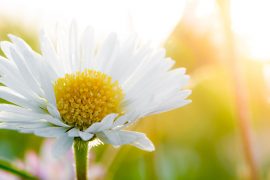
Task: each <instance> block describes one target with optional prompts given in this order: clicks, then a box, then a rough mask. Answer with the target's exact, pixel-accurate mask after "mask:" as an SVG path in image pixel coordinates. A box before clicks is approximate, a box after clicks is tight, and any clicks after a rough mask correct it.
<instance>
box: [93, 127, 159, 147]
mask: <svg viewBox="0 0 270 180" xmlns="http://www.w3.org/2000/svg"><path fill="white" fill-rule="evenodd" d="M97 137H98V138H99V139H100V140H101V141H103V142H105V143H109V144H112V145H114V146H120V145H123V144H131V145H133V146H136V147H138V148H140V149H142V150H145V151H154V150H155V148H154V145H153V143H152V142H151V141H150V140H149V139H148V138H147V137H146V135H145V134H143V133H139V132H132V131H104V132H100V133H97Z"/></svg>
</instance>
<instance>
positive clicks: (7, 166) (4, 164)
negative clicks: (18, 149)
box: [0, 159, 38, 179]
mask: <svg viewBox="0 0 270 180" xmlns="http://www.w3.org/2000/svg"><path fill="white" fill-rule="evenodd" d="M0 169H3V170H5V171H7V172H10V173H11V174H14V175H16V176H19V177H21V178H22V179H38V178H37V177H35V176H33V175H31V174H29V173H28V172H26V171H24V170H21V169H18V168H17V167H15V166H14V165H12V164H11V163H10V162H8V161H5V160H3V159H0Z"/></svg>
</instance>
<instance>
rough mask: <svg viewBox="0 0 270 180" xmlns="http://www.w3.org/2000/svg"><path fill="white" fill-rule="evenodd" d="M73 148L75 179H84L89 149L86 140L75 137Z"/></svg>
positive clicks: (85, 177)
mask: <svg viewBox="0 0 270 180" xmlns="http://www.w3.org/2000/svg"><path fill="white" fill-rule="evenodd" d="M73 148H74V157H75V169H76V176H77V180H86V179H87V169H88V151H89V149H88V141H83V140H82V139H81V138H75V139H74V145H73Z"/></svg>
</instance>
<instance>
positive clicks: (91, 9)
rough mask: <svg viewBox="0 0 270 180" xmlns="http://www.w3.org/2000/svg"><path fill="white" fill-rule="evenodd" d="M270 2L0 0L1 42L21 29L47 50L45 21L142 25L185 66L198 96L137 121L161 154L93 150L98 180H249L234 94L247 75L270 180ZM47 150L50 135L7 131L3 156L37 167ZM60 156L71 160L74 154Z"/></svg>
mask: <svg viewBox="0 0 270 180" xmlns="http://www.w3.org/2000/svg"><path fill="white" fill-rule="evenodd" d="M269 9H270V1H267V0H231V1H228V0H158V1H154V0H145V1H143V0H122V1H121V0H116V1H115V0H114V1H105V0H100V1H83V0H77V1H65V0H55V1H53V0H47V1H41V0H24V1H20V0H0V40H7V39H8V38H7V34H9V33H11V34H15V35H18V36H20V37H22V38H23V39H25V40H26V41H27V42H28V43H29V44H30V45H31V46H32V47H33V48H34V49H35V50H37V51H39V45H38V32H39V29H40V27H42V26H49V25H50V24H54V23H55V22H57V21H68V20H70V19H75V20H77V21H78V24H79V25H81V26H86V25H92V26H94V27H95V29H97V31H98V32H99V33H100V35H103V34H106V33H108V32H111V31H116V32H117V33H118V34H119V35H120V38H121V36H123V37H124V36H126V35H128V34H130V33H134V32H135V33H137V34H138V35H139V36H140V37H141V38H142V39H144V40H146V41H148V40H150V41H152V42H154V43H155V44H159V45H162V46H164V47H165V48H166V49H167V55H168V56H170V57H172V58H173V59H175V61H176V67H186V68H187V72H188V74H190V76H191V83H190V87H188V88H191V89H192V90H193V93H192V95H191V97H190V98H191V99H192V101H193V102H192V103H191V104H189V105H188V106H186V107H183V108H180V109H177V110H174V111H171V112H166V113H163V114H160V115H155V116H151V117H148V118H145V119H143V120H141V121H140V122H139V123H137V124H136V125H134V126H133V127H131V128H132V129H136V130H139V131H142V132H145V133H146V134H147V135H148V136H149V138H150V139H151V140H153V142H154V144H155V146H156V151H155V152H152V153H149V152H144V151H141V150H139V149H137V148H134V147H131V146H123V147H121V148H118V149H114V148H113V147H112V146H108V145H103V146H98V147H95V148H93V149H92V150H91V151H92V152H91V157H92V158H91V164H90V165H91V166H93V167H96V166H98V168H96V169H94V168H93V169H92V171H91V173H92V176H91V177H92V178H93V179H106V180H110V179H117V180H121V179H123V180H125V179H130V180H133V179H134V180H148V179H151V180H152V179H157V180H178V179H184V180H193V179H194V180H197V179H200V180H212V179H213V180H216V179H219V180H223V179H224V180H231V179H232V180H233V179H247V178H248V177H249V170H248V169H249V168H248V166H247V163H246V160H245V156H244V149H243V146H242V144H243V143H242V140H241V139H242V138H241V136H240V132H241V130H240V125H239V123H238V122H239V121H238V118H237V117H238V116H237V114H238V113H239V112H237V111H239V108H238V106H239V104H238V105H237V103H236V102H237V96H235V91H238V88H237V87H235V85H236V84H237V83H239V82H240V83H242V85H241V87H242V88H241V89H240V93H239V94H245V95H246V96H245V98H246V99H245V100H246V103H245V104H246V105H247V107H246V108H244V111H245V112H244V113H245V114H246V115H247V116H248V117H249V118H250V120H251V121H250V126H251V129H252V138H253V139H252V147H253V148H254V153H255V155H256V157H255V158H256V162H257V166H258V169H259V174H260V178H261V179H270V141H269V138H270V101H269V100H270V99H269V97H270V63H269V62H270V21H269V18H270V11H269ZM235 61H237V63H235ZM235 64H237V65H235ZM235 68H236V69H235ZM234 72H237V73H238V74H240V76H242V78H240V81H235V80H236V79H238V78H237V77H235V75H236V74H237V73H234ZM45 143H48V142H47V141H46V142H45ZM49 149H50V148H44V139H42V138H38V137H36V136H34V135H28V134H19V133H16V132H14V131H8V130H0V157H2V158H5V159H7V160H10V161H13V162H17V164H24V167H26V169H27V170H29V171H30V172H33V171H38V170H36V169H37V168H36V167H42V166H41V165H40V164H46V163H47V164H48V162H47V160H46V157H47V156H48V155H46V153H47V154H48V153H50V150H49ZM29 152H30V155H29ZM31 154H32V156H31ZM44 154H45V155H44ZM29 159H30V160H29ZM61 161H63V163H64V164H68V163H70V164H72V160H70V158H66V159H62V160H61ZM18 162H19V163H18ZM45 162H46V163H45ZM15 164H16V163H15ZM48 166H50V165H48ZM43 168H44V167H43ZM58 168H60V169H61V166H60V167H58ZM62 168H63V167H62ZM40 171H42V172H43V171H44V172H43V173H45V174H46V173H50V174H52V175H53V174H54V173H55V175H56V174H58V172H56V170H55V171H54V170H52V171H45V170H40V169H39V172H40ZM70 171H72V170H70ZM1 173H2V174H1ZM0 177H2V179H4V180H5V178H8V174H6V173H4V172H2V171H0ZM46 177H49V176H46ZM50 177H53V176H50ZM55 177H56V176H55ZM0 179H1V178H0Z"/></svg>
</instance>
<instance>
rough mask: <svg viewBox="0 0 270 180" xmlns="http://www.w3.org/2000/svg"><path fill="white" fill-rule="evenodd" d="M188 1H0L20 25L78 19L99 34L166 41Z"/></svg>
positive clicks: (0, 4) (2, 6) (0, 9)
mask: <svg viewBox="0 0 270 180" xmlns="http://www.w3.org/2000/svg"><path fill="white" fill-rule="evenodd" d="M185 2H186V0H0V12H1V14H7V15H9V16H12V17H15V18H19V21H20V22H22V21H23V22H27V23H37V24H38V25H39V26H40V25H41V24H42V25H43V24H51V23H55V22H56V21H59V20H61V21H62V20H65V21H68V20H70V19H76V21H78V23H79V24H80V25H91V26H94V27H95V29H97V30H98V31H99V32H106V33H108V32H111V31H116V32H119V33H120V34H127V33H130V32H136V33H138V34H139V36H140V37H141V38H144V39H146V40H151V41H154V42H158V43H160V42H162V41H164V40H165V39H166V38H167V36H168V35H169V34H170V32H171V31H172V30H173V28H174V27H175V25H176V24H177V23H178V22H179V20H180V19H181V15H182V12H183V9H184V7H185Z"/></svg>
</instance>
